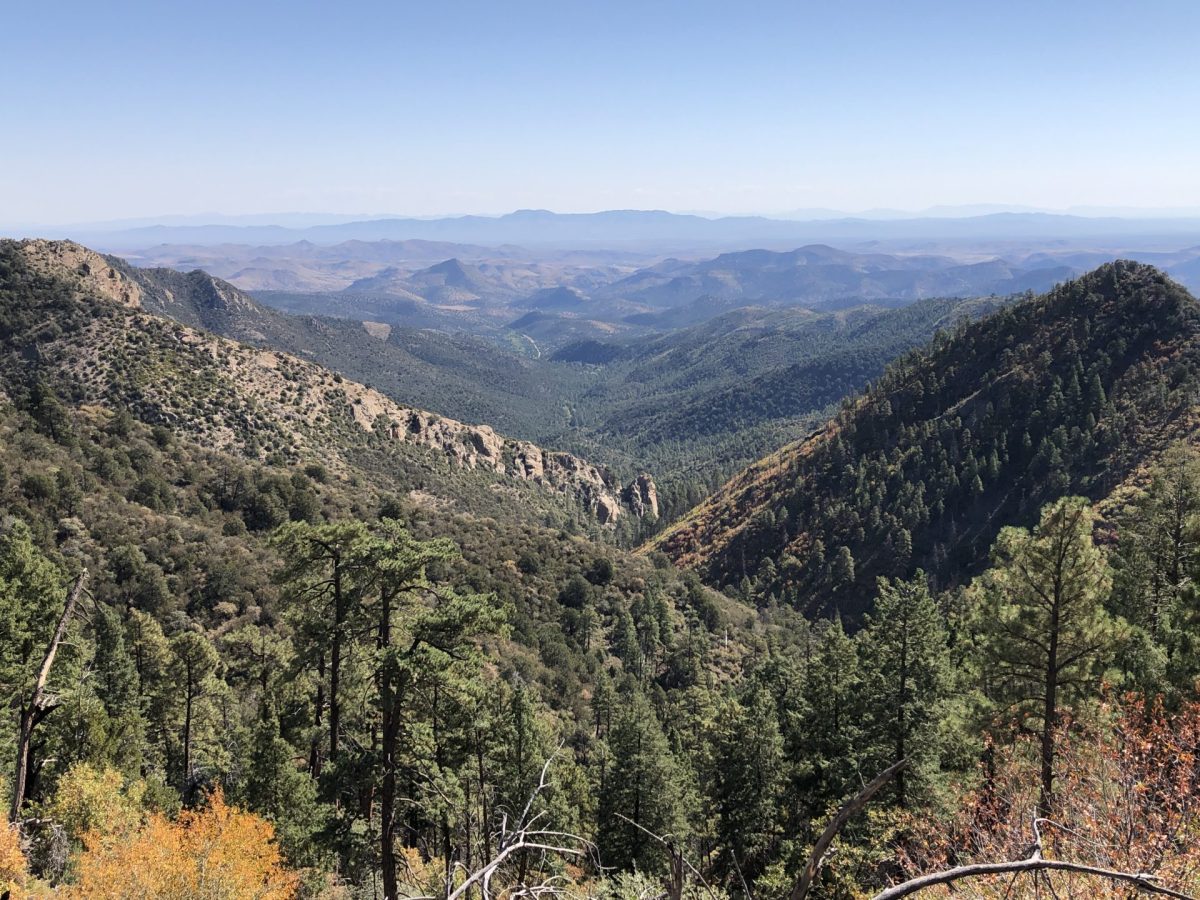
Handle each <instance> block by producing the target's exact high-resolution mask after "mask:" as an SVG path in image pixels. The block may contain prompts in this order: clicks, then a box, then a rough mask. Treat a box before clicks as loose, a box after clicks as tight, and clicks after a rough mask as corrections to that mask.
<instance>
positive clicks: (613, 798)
mask: <svg viewBox="0 0 1200 900" xmlns="http://www.w3.org/2000/svg"><path fill="white" fill-rule="evenodd" d="M607 745H608V759H607V760H606V765H605V772H604V781H603V783H602V784H601V785H600V787H599V798H598V809H597V818H598V820H599V821H598V822H597V845H598V846H599V849H600V856H601V862H602V863H603V864H604V865H606V866H613V867H615V868H616V869H619V870H628V869H631V868H633V867H635V866H636V867H637V868H639V869H642V870H648V871H656V870H658V869H660V868H661V867H662V863H663V859H662V853H661V848H660V846H659V845H658V844H657V843H656V842H655V841H654V840H652V839H651V838H650V837H649V836H647V834H646V831H649V832H650V833H651V834H655V835H658V836H659V837H663V838H666V837H668V836H671V837H673V838H675V839H677V840H678V839H680V838H681V836H682V835H681V832H682V831H683V829H684V822H685V819H684V811H683V799H684V790H683V784H682V775H681V773H680V771H679V766H678V763H677V762H676V760H675V758H674V756H673V755H672V753H671V749H670V747H669V746H668V744H667V739H666V737H665V736H664V735H663V730H662V727H661V726H660V725H659V722H658V717H657V716H656V715H655V714H654V709H653V707H651V705H650V703H649V701H648V700H647V699H646V697H645V695H643V694H642V693H641V692H640V691H634V692H633V693H632V694H630V695H629V696H628V697H626V698H624V702H623V703H622V704H621V706H620V709H619V712H618V713H617V716H616V718H615V720H614V722H613V727H612V731H611V732H610V734H609V736H608V739H607ZM643 829H644V830H643Z"/></svg>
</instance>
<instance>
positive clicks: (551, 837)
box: [388, 753, 591, 900]
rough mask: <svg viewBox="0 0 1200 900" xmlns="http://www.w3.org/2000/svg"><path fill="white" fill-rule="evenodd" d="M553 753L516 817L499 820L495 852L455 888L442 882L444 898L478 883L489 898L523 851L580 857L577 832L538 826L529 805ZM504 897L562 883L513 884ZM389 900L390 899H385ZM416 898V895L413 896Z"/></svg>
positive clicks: (457, 897) (458, 899) (537, 893)
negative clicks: (498, 877) (496, 881)
mask: <svg viewBox="0 0 1200 900" xmlns="http://www.w3.org/2000/svg"><path fill="white" fill-rule="evenodd" d="M557 755H558V754H557V753H555V754H554V755H553V756H551V757H550V758H549V759H548V760H546V763H545V765H543V766H542V774H541V776H540V777H539V779H538V785H537V787H536V788H534V790H533V793H532V794H531V795H530V797H529V802H527V803H526V804H525V809H524V810H522V812H521V815H520V816H519V817H518V818H517V820H516V821H515V822H514V823H512V824H510V823H509V821H508V816H507V814H506V815H504V816H503V817H502V819H501V821H500V829H499V833H498V834H497V836H496V855H495V856H493V857H492V858H491V859H490V860H488V862H486V863H485V864H484V865H483V866H482V867H480V868H478V869H476V870H475V871H474V872H470V873H468V874H467V876H466V877H465V878H464V879H463V881H462V883H460V884H459V885H458V887H456V888H453V889H451V888H452V884H451V883H449V882H448V883H447V885H446V893H445V900H465V898H466V897H468V896H469V894H470V892H471V890H472V889H473V888H475V887H476V886H478V888H479V892H480V894H481V896H482V900H491V898H492V896H493V893H492V878H493V877H495V875H496V873H497V872H498V871H499V870H500V868H501V866H503V865H504V864H505V863H506V862H507V861H508V860H509V859H511V858H512V857H514V856H516V855H518V854H520V853H522V852H523V851H530V850H533V851H538V852H540V853H542V854H543V855H545V854H554V855H557V856H584V855H586V854H587V852H588V850H589V849H590V847H591V845H590V844H589V843H588V842H587V841H585V840H584V839H583V838H581V837H579V836H578V835H574V834H568V833H567V832H564V831H552V830H548V829H544V828H542V827H540V822H541V820H542V817H543V814H542V813H536V814H535V813H534V812H533V806H534V804H535V803H536V802H537V798H538V797H539V796H540V795H541V793H542V792H543V791H544V790H545V789H546V788H547V787H548V785H549V781H548V777H549V773H550V764H551V763H552V762H554V758H555V756H557ZM504 893H505V896H506V897H508V898H510V900H512V898H518V897H527V898H531V900H538V898H542V897H548V896H552V895H558V894H563V893H565V886H564V885H563V884H560V883H559V880H558V879H555V878H549V879H544V880H542V881H541V882H540V883H538V884H533V885H529V884H516V885H512V886H511V887H509V888H507V889H506V890H505V892H504ZM388 900H391V898H388ZM413 900H417V898H413Z"/></svg>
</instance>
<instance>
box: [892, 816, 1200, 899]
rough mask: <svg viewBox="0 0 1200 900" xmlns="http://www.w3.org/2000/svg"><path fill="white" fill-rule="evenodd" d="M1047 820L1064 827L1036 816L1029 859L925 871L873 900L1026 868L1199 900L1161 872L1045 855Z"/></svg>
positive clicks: (1016, 871)
mask: <svg viewBox="0 0 1200 900" xmlns="http://www.w3.org/2000/svg"><path fill="white" fill-rule="evenodd" d="M1043 824H1047V825H1055V827H1061V826H1058V825H1057V823H1055V822H1052V821H1050V820H1049V819H1041V818H1035V819H1034V820H1033V837H1034V842H1033V849H1032V852H1031V853H1030V856H1029V858H1028V859H1017V860H1012V861H1011V862H997V863H973V864H971V865H966V866H957V867H955V868H953V869H946V870H945V871H942V872H933V873H931V874H929V875H921V876H919V877H917V878H913V879H910V880H909V881H905V882H903V883H901V884H897V885H894V886H892V887H890V888H888V889H887V890H885V891H880V892H879V893H878V894H876V895H875V896H874V897H873V898H872V900H898V898H900V897H907V896H909V895H910V894H915V893H917V892H918V891H923V890H925V889H926V888H931V887H936V886H938V885H941V884H952V883H954V882H955V881H961V880H962V879H964V878H979V877H982V876H985V875H1004V874H1008V873H1012V875H1013V878H1014V880H1015V879H1016V876H1017V875H1019V874H1021V873H1023V872H1033V873H1035V874H1042V873H1046V872H1075V873H1077V874H1080V875H1095V876H1096V877H1097V878H1108V879H1110V880H1112V881H1122V882H1125V883H1126V884H1132V885H1134V886H1135V887H1136V888H1137V889H1138V890H1141V891H1145V892H1147V893H1149V894H1160V895H1162V896H1165V897H1174V898H1176V900H1197V898H1195V897H1193V896H1191V895H1190V894H1183V893H1180V892H1179V891H1175V890H1172V889H1171V888H1168V887H1163V886H1162V885H1161V884H1156V882H1157V881H1158V880H1159V878H1158V876H1157V875H1153V874H1150V873H1148V872H1121V871H1118V870H1116V869H1102V868H1100V867H1098V866H1089V865H1084V864H1083V863H1073V862H1066V861H1065V860H1059V859H1043V858H1042V829H1041V826H1042V825H1043ZM1046 884H1047V886H1049V882H1046ZM1010 887H1011V885H1010ZM1051 893H1053V888H1051Z"/></svg>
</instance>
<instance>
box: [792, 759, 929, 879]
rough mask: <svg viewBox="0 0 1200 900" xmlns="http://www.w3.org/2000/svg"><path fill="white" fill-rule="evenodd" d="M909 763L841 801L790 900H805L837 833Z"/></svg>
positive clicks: (891, 769) (882, 774)
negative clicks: (843, 801)
mask: <svg viewBox="0 0 1200 900" xmlns="http://www.w3.org/2000/svg"><path fill="white" fill-rule="evenodd" d="M908 765H909V762H908V760H907V759H902V760H900V761H899V762H896V763H893V764H892V765H890V766H888V767H887V768H886V769H884V770H883V771H882V772H880V773H879V774H878V775H876V776H875V777H874V778H873V779H871V781H870V782H869V783H868V784H867V786H866V787H864V788H863V789H862V790H861V791H859V792H858V793H857V794H855V795H854V796H853V797H851V798H850V799H849V800H847V801H846V802H845V803H843V804H842V806H841V808H840V809H839V810H838V811H837V814H836V815H835V816H834V817H833V818H832V819H831V820H830V822H829V824H828V825H827V826H826V828H825V830H824V831H823V832H821V836H820V837H819V838H817V842H816V844H814V845H813V849H812V853H811V854H810V855H809V857H808V864H807V865H805V867H804V871H803V872H801V873H800V877H799V878H797V879H796V884H795V886H794V887H793V888H792V893H791V897H790V900H804V898H805V897H806V896H807V895H808V890H809V888H811V887H812V883H813V880H814V879H815V878H816V877H817V873H818V872H819V871H821V861H822V860H824V858H825V854H826V853H827V852H828V850H829V847H830V845H831V844H832V843H833V840H834V838H836V837H837V836H838V832H840V831H841V830H842V829H843V828H844V827H845V826H846V823H847V822H848V821H850V818H851V816H853V815H854V814H855V813H857V812H858V811H859V810H861V809H862V808H863V807H864V806H866V805H867V804H868V803H870V802H871V798H872V797H874V796H875V795H876V794H878V793H879V792H880V791H881V790H882V789H883V788H884V786H885V785H887V783H888V782H889V781H891V780H892V779H893V778H895V777H896V776H897V775H899V774H900V773H901V772H903V771H904V770H905V769H907V768H908Z"/></svg>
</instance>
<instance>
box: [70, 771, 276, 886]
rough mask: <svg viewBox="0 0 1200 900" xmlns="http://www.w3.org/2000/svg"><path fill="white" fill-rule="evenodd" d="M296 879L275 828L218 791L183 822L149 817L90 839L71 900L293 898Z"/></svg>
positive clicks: (180, 818)
mask: <svg viewBox="0 0 1200 900" xmlns="http://www.w3.org/2000/svg"><path fill="white" fill-rule="evenodd" d="M297 887H298V877H297V876H296V874H295V873H293V872H290V871H288V870H287V869H286V868H285V866H284V864H283V857H282V856H281V855H280V852H279V848H278V847H277V846H276V844H275V834H274V831H273V829H272V827H271V824H270V823H269V822H267V821H266V820H264V819H260V818H259V817H258V816H255V815H252V814H250V813H246V812H242V811H241V810H239V809H237V808H235V807H232V806H229V805H228V804H226V803H225V798H224V796H222V794H221V792H220V790H217V791H215V792H214V793H213V795H212V797H211V798H210V800H209V803H208V805H207V806H206V807H205V808H204V809H201V810H197V811H185V812H183V813H182V814H180V817H179V819H178V820H177V821H175V822H172V821H170V820H169V819H166V818H164V817H163V816H160V815H157V814H154V815H151V816H150V817H149V818H148V819H147V821H146V824H145V825H143V826H142V827H141V828H139V829H137V830H135V831H132V832H129V833H126V834H123V835H121V834H117V835H109V836H105V835H103V834H100V833H98V832H93V833H92V834H91V835H89V836H88V837H87V838H86V839H85V849H84V852H83V853H82V854H81V855H80V857H79V860H78V866H77V878H76V880H75V883H74V884H73V885H71V886H70V887H69V888H67V890H66V891H65V894H66V896H67V897H68V898H70V900H75V898H79V900H83V898H89V900H118V898H126V897H141V898H146V900H184V898H193V897H209V898H213V900H291V898H292V897H294V896H295V895H296V891H297Z"/></svg>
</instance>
